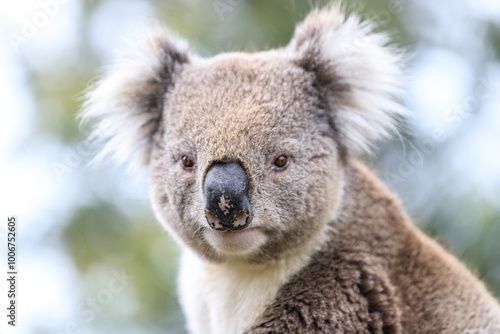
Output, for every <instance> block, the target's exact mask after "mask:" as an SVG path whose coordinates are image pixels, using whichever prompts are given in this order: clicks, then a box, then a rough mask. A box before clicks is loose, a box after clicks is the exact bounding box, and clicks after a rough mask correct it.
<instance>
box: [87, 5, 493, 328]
mask: <svg viewBox="0 0 500 334" xmlns="http://www.w3.org/2000/svg"><path fill="white" fill-rule="evenodd" d="M373 27H374V25H373V24H372V23H370V22H369V21H364V20H362V19H360V18H359V17H358V16H357V15H355V14H347V13H346V11H345V10H344V9H343V8H342V7H341V6H338V5H335V4H331V5H329V6H327V7H325V8H323V9H315V10H313V11H312V12H311V13H310V14H309V15H308V16H307V17H306V18H305V20H304V21H303V22H302V23H301V24H300V25H298V26H297V28H296V30H295V33H294V35H293V37H292V39H291V41H290V43H289V44H288V45H287V46H285V47H282V48H279V49H273V50H267V51H263V52H255V53H240V52H233V53H222V54H219V55H216V56H214V57H211V58H202V57H200V56H197V55H195V54H194V53H192V52H191V51H189V49H188V46H187V44H186V43H185V42H183V41H181V40H179V39H177V38H174V37H172V35H170V34H169V33H168V32H167V31H165V30H164V29H162V28H157V29H155V30H154V31H153V32H152V33H151V34H149V35H148V37H147V38H144V39H143V40H141V41H140V42H139V43H138V44H137V45H136V46H135V47H134V48H133V49H132V50H131V51H130V52H129V53H126V54H124V55H123V57H122V58H121V59H120V60H119V61H118V63H117V64H116V66H115V67H113V68H112V69H111V70H110V72H109V73H108V74H106V75H105V76H104V77H103V78H102V80H100V81H99V82H98V83H97V84H96V85H95V86H94V87H92V88H91V89H90V90H89V93H88V99H87V102H86V104H85V106H84V111H83V118H84V119H85V120H89V119H91V120H94V124H95V131H94V134H93V136H100V139H102V140H103V141H104V144H103V145H104V148H103V151H102V152H101V153H100V155H99V156H98V158H101V159H104V158H105V157H108V156H111V157H114V158H115V159H116V160H118V161H125V160H127V159H128V160H131V163H132V164H135V165H137V166H144V165H145V166H147V167H148V169H149V179H150V194H151V201H152V207H153V209H154V212H155V214H156V216H157V218H158V220H159V221H160V223H161V224H162V225H163V226H164V227H165V228H166V229H167V230H168V231H169V232H170V233H171V235H172V236H173V237H174V238H175V239H176V241H177V242H178V243H179V245H180V246H181V249H182V256H181V264H180V274H179V281H178V284H179V289H180V301H181V304H182V307H183V309H184V312H185V314H186V319H187V328H188V330H189V332H190V333H211V334H227V333H429V334H431V333H500V306H499V304H498V301H497V300H496V299H495V298H494V297H493V296H492V295H491V294H490V293H489V292H488V290H487V289H486V288H485V286H484V285H483V284H482V283H481V282H480V281H479V280H478V279H477V278H476V277H475V276H474V275H473V274H472V273H471V272H470V271H469V270H468V269H467V268H466V267H465V266H464V265H463V264H462V263H460V262H459V261H458V260H457V259H456V258H455V257H454V256H453V255H451V254H450V253H448V252H447V251H446V250H444V248H443V247H441V246H440V245H438V243H436V242H435V241H433V240H432V239H430V238H429V237H427V236H426V235H424V234H423V233H422V232H421V231H419V230H418V229H417V228H416V227H415V225H414V224H413V223H412V221H411V220H410V218H408V216H407V215H406V214H405V212H404V210H403V208H402V206H401V203H400V201H399V200H398V198H397V196H396V195H394V194H392V193H391V192H390V191H389V190H388V188H387V187H386V186H385V185H384V184H383V183H382V182H381V181H379V179H378V178H377V176H376V175H375V174H374V172H373V171H371V170H370V169H369V168H368V167H367V166H366V164H365V163H363V162H362V160H361V157H362V153H363V152H370V150H371V149H372V147H373V144H374V143H376V142H377V141H378V140H380V139H383V138H386V137H388V135H390V134H391V133H393V132H394V131H397V123H398V122H397V119H398V118H400V117H401V116H404V115H405V113H406V111H405V108H404V107H403V106H402V104H401V100H402V97H403V96H404V88H403V83H404V76H403V74H402V67H403V62H404V55H403V53H402V52H400V51H398V50H397V49H395V48H393V47H391V46H389V45H388V43H389V41H388V38H387V36H386V35H385V34H383V33H380V32H376V31H375V30H374V28H373ZM103 124H106V127H105V128H106V130H105V131H104V130H102V128H103V127H102V125H103Z"/></svg>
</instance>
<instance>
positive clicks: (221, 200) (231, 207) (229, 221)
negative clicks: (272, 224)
mask: <svg viewBox="0 0 500 334" xmlns="http://www.w3.org/2000/svg"><path fill="white" fill-rule="evenodd" d="M204 189H205V217H206V219H207V222H208V224H209V225H210V227H211V228H213V229H215V230H218V231H227V230H231V231H237V230H242V229H244V228H245V227H247V226H248V224H250V221H251V220H252V212H251V211H250V202H249V201H248V178H247V175H246V173H245V170H244V169H243V167H241V165H240V164H238V163H236V162H231V163H217V164H214V165H212V167H210V169H209V170H208V172H207V176H206V177H205V185H204Z"/></svg>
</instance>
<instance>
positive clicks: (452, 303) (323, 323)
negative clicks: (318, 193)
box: [247, 161, 500, 334]
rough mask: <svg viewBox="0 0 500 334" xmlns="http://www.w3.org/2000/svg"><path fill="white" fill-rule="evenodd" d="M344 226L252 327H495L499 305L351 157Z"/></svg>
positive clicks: (356, 330) (288, 329) (416, 330)
mask: <svg viewBox="0 0 500 334" xmlns="http://www.w3.org/2000/svg"><path fill="white" fill-rule="evenodd" d="M341 211H342V213H341V215H340V217H339V219H338V221H337V224H338V225H337V226H338V228H337V229H335V230H330V232H329V233H330V236H329V242H327V244H325V246H324V247H323V249H322V250H321V251H319V252H318V253H317V254H315V255H314V256H313V257H312V259H311V261H310V262H309V263H308V264H307V265H306V266H304V267H303V268H302V269H301V270H300V272H298V273H297V274H296V275H295V276H293V277H292V279H291V280H290V281H289V282H288V283H287V284H285V285H284V286H283V287H282V288H281V290H280V291H279V293H278V296H277V297H276V299H275V300H274V302H273V303H272V304H270V305H269V306H268V307H267V309H266V311H265V312H264V313H263V314H262V316H261V317H260V319H258V321H257V322H256V323H255V324H254V326H253V327H251V328H250V329H249V330H248V331H247V333H312V332H315V333H319V332H320V333H426V334H431V333H438V332H439V333H465V332H467V331H471V333H472V332H474V333H496V332H500V306H499V305H498V302H497V301H496V300H495V299H494V298H493V297H492V296H491V295H490V294H489V292H488V291H487V289H486V288H485V287H484V285H483V284H482V283H481V282H480V281H478V280H477V278H476V277H475V276H474V275H472V274H471V273H470V272H469V271H468V270H467V268H466V267H465V266H464V265H462V264H461V263H460V262H459V261H458V260H456V258H455V257H453V256H452V255H451V254H449V253H448V252H447V251H445V250H444V249H443V248H442V247H441V246H439V245H438V244H437V243H436V242H434V241H433V240H431V239H430V238H428V237H427V236H425V235H424V234H423V233H421V232H420V231H419V230H418V229H416V228H415V227H414V226H413V224H412V223H411V221H410V220H409V219H408V218H407V217H406V215H405V214H404V212H403V210H402V209H401V207H400V203H399V200H398V199H397V198H396V197H395V196H394V195H393V194H392V193H390V192H389V190H388V189H387V188H386V187H385V185H383V184H382V183H381V182H380V181H379V180H378V179H377V177H376V176H375V175H374V174H373V173H372V172H371V171H370V170H369V169H368V168H367V167H366V166H364V165H363V164H362V163H360V162H355V161H351V165H350V168H349V172H348V173H347V182H346V194H345V197H344V201H343V204H342V210H341Z"/></svg>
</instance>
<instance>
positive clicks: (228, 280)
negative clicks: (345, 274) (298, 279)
mask: <svg viewBox="0 0 500 334" xmlns="http://www.w3.org/2000/svg"><path fill="white" fill-rule="evenodd" d="M305 262H306V258H305V257H303V256H294V257H290V258H288V259H286V260H282V261H280V262H277V263H273V264H268V265H262V266H258V265H248V264H241V263H231V262H228V263H224V264H212V263H206V262H204V261H203V260H201V259H200V258H199V257H198V256H196V255H195V254H193V253H191V252H190V251H189V250H186V251H184V252H183V257H182V261H181V272H180V276H179V286H180V289H181V291H180V294H181V304H182V306H183V308H184V312H185V314H186V317H187V322H188V329H189V331H190V333H196V334H198V333H200V334H201V333H203V334H205V333H206V334H208V333H210V334H227V333H235V334H236V333H242V332H243V331H244V330H245V329H247V328H248V326H249V325H251V324H252V323H253V322H254V321H255V320H256V319H257V317H258V316H259V315H260V314H261V313H262V312H263V311H264V309H265V307H266V306H267V305H268V304H269V303H271V302H272V301H273V300H274V298H275V297H276V294H277V292H278V290H279V288H280V287H281V286H282V285H283V284H284V283H286V282H287V281H288V280H289V278H290V277H291V276H292V275H293V274H294V273H295V272H296V271H298V270H299V269H300V268H301V267H302V266H303V265H304V264H305Z"/></svg>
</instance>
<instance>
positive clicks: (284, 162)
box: [273, 154, 289, 170]
mask: <svg viewBox="0 0 500 334" xmlns="http://www.w3.org/2000/svg"><path fill="white" fill-rule="evenodd" d="M288 164H289V159H288V157H287V156H286V155H284V154H282V155H280V156H279V157H277V158H276V159H275V160H274V162H273V168H274V169H275V170H283V169H285V168H287V167H288Z"/></svg>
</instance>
